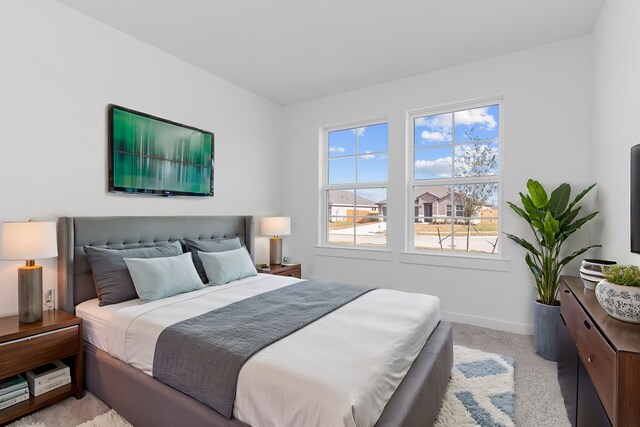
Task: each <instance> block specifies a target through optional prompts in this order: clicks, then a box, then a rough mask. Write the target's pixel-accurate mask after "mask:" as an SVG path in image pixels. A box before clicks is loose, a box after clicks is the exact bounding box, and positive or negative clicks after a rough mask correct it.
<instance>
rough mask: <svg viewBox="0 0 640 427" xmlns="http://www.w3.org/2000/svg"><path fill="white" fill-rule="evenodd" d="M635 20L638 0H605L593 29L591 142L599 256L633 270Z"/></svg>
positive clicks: (639, 131) (639, 105) (637, 127)
mask: <svg viewBox="0 0 640 427" xmlns="http://www.w3.org/2000/svg"><path fill="white" fill-rule="evenodd" d="M639 16H640V2H638V1H637V0H608V1H607V2H606V3H605V4H604V6H603V8H602V12H601V14H600V17H599V18H598V22H597V23H596V26H595V28H594V31H593V87H594V90H593V103H592V104H593V120H592V127H593V136H592V139H591V150H592V158H591V169H592V171H593V176H594V180H595V181H597V182H598V187H599V191H598V206H599V208H600V210H601V212H602V215H601V218H600V222H599V225H600V227H598V230H599V234H598V238H599V239H600V240H601V241H602V243H603V247H602V250H601V255H602V256H603V257H605V258H607V259H613V260H616V261H618V262H619V263H626V264H636V265H637V264H640V256H639V255H638V254H633V253H631V252H630V246H629V234H630V227H629V224H630V221H629V209H630V205H629V160H630V155H629V154H630V151H629V149H630V148H631V147H632V146H634V145H636V144H640V56H639V55H638V52H639V51H640V26H638V22H637V18H638V17H639ZM637 220H638V218H636V221H637Z"/></svg>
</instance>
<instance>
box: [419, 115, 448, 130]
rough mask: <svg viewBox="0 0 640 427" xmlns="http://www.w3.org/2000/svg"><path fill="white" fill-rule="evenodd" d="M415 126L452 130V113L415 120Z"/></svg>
mask: <svg viewBox="0 0 640 427" xmlns="http://www.w3.org/2000/svg"><path fill="white" fill-rule="evenodd" d="M415 125H416V126H426V127H429V128H431V129H443V130H444V129H451V113H446V114H439V115H437V116H427V117H420V118H417V119H416V120H415Z"/></svg>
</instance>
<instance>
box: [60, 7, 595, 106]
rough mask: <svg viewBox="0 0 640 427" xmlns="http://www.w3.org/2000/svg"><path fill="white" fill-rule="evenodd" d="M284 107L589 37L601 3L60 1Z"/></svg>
mask: <svg viewBox="0 0 640 427" xmlns="http://www.w3.org/2000/svg"><path fill="white" fill-rule="evenodd" d="M58 1H59V2H60V3H63V4H66V5H68V6H70V7H72V8H74V9H76V10H78V11H80V12H82V13H85V14H86V15H89V16H91V17H93V18H95V19H97V20H99V21H101V22H104V23H105V24H107V25H110V26H112V27H114V28H116V29H118V30H121V31H123V32H125V33H127V34H130V35H131V36H133V37H135V38H137V39H140V40H143V41H145V42H147V43H149V44H150V45H153V46H155V47H157V48H159V49H161V50H163V51H165V52H167V53H169V54H171V55H173V56H176V57H178V58H181V59H183V60H185V61H187V62H189V63H191V64H193V65H195V66H198V67H200V68H202V69H204V70H207V71H209V72H211V73H213V74H215V75H217V76H220V77H222V78H224V79H226V80H228V81H230V82H233V83H235V84H237V85H239V86H242V87H244V88H246V89H248V90H250V91H252V92H254V93H256V94H259V95H262V96H263V97H265V98H267V99H270V100H272V101H273V102H276V103H278V104H281V105H287V104H292V103H296V102H301V101H305V100H309V99H313V98H317V97H321V96H326V95H331V94H334V93H339V92H343V91H347V90H352V89H357V88H361V87H365V86H370V85H373V84H377V83H382V82H386V81H390V80H395V79H399V78H403V77H408V76H412V75H416V74H421V73H425V72H428V71H433V70H436V69H441V68H444V67H449V66H452V65H457V64H461V63H465V62H470V61H474V60H477V59H481V58H486V57H490V56H494V55H499V54H503V53H507V52H513V51H516V50H520V49H524V48H528V47H532V46H536V45H540V44H544V43H550V42H554V41H557V40H562V39H566V38H570V37H575V36H579V35H583V34H588V33H590V32H591V30H592V28H593V26H594V23H595V21H596V18H597V16H598V14H599V12H600V8H601V7H602V3H603V2H604V0H161V1H159V0H135V1H131V0H109V1H105V0H58Z"/></svg>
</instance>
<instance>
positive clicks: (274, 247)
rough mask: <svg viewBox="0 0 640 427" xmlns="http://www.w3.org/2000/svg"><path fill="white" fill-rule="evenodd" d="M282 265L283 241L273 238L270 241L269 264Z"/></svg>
mask: <svg viewBox="0 0 640 427" xmlns="http://www.w3.org/2000/svg"><path fill="white" fill-rule="evenodd" d="M280 263H282V239H281V238H279V237H273V238H271V240H270V241H269V264H280Z"/></svg>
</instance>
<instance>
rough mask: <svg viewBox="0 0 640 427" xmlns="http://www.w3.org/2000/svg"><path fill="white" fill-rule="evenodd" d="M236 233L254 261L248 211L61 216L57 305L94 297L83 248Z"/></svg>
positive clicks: (64, 307)
mask: <svg viewBox="0 0 640 427" xmlns="http://www.w3.org/2000/svg"><path fill="white" fill-rule="evenodd" d="M235 236H238V237H240V239H241V240H242V241H243V242H244V244H245V245H246V247H247V249H248V250H249V253H250V254H251V258H252V259H254V261H255V254H254V248H253V218H252V217H250V216H112V217H62V218H58V308H59V309H60V310H64V311H67V312H69V313H73V312H74V309H75V306H76V305H78V304H80V303H81V302H83V301H87V300H89V299H93V298H96V297H97V295H96V289H95V286H94V283H93V276H92V275H91V268H90V267H89V262H88V261H87V256H86V255H85V253H84V251H83V249H82V247H83V246H97V247H102V248H112V249H124V248H133V247H140V246H156V245H159V244H164V243H169V242H173V241H176V240H181V239H185V238H188V239H199V240H210V239H215V238H221V237H235Z"/></svg>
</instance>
